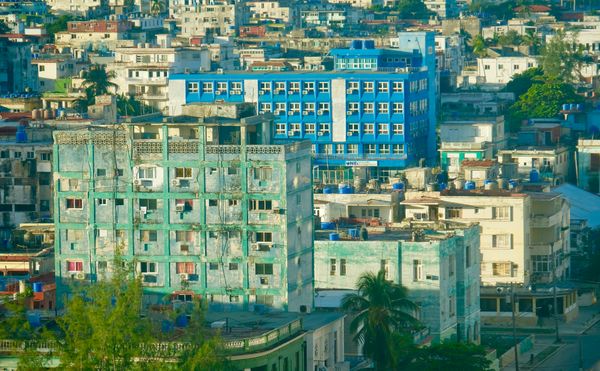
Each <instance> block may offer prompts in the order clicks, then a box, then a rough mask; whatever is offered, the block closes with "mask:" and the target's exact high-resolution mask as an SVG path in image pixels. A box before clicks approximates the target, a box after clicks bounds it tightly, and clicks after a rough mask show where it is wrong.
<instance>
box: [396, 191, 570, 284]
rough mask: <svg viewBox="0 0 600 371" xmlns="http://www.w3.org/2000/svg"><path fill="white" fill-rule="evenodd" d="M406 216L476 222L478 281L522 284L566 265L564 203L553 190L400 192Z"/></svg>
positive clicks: (559, 272)
mask: <svg viewBox="0 0 600 371" xmlns="http://www.w3.org/2000/svg"><path fill="white" fill-rule="evenodd" d="M402 204H404V205H405V206H406V209H405V210H406V218H412V219H415V220H448V219H453V220H454V219H456V220H460V221H465V222H478V223H479V225H480V226H481V243H480V246H481V256H482V260H481V283H482V285H484V286H488V285H502V284H510V283H511V282H514V283H519V284H523V285H525V286H527V285H530V284H532V283H544V282H546V283H547V282H550V280H551V279H552V273H551V272H552V269H553V267H555V275H556V277H557V279H564V278H565V277H567V276H568V271H569V257H568V252H569V240H570V236H569V233H568V226H569V219H570V216H569V212H570V210H569V204H568V202H567V201H566V200H565V199H564V198H563V197H562V196H560V195H558V194H555V193H519V192H509V191H505V190H472V191H468V190H449V191H444V192H414V191H409V192H407V193H406V200H405V201H403V202H402Z"/></svg>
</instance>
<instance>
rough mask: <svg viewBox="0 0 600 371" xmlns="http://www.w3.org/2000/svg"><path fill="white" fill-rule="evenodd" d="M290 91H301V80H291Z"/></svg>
mask: <svg viewBox="0 0 600 371" xmlns="http://www.w3.org/2000/svg"><path fill="white" fill-rule="evenodd" d="M289 85H290V92H291V93H298V92H300V83H299V82H290V83H289Z"/></svg>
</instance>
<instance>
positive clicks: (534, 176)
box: [529, 169, 540, 183]
mask: <svg viewBox="0 0 600 371" xmlns="http://www.w3.org/2000/svg"><path fill="white" fill-rule="evenodd" d="M529 181H530V182H531V183H538V182H539V181H540V173H539V172H538V171H537V170H536V169H531V171H530V172H529Z"/></svg>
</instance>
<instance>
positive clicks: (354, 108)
mask: <svg viewBox="0 0 600 371" xmlns="http://www.w3.org/2000/svg"><path fill="white" fill-rule="evenodd" d="M358 109H359V108H358V103H357V102H349V103H348V113H349V114H351V115H354V114H356V113H358Z"/></svg>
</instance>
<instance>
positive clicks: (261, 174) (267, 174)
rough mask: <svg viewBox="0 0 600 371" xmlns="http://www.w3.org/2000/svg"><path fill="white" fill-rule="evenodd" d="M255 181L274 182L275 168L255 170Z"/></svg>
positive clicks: (258, 168)
mask: <svg viewBox="0 0 600 371" xmlns="http://www.w3.org/2000/svg"><path fill="white" fill-rule="evenodd" d="M254 179H255V180H272V179H273V168H272V167H267V166H263V167H256V168H254Z"/></svg>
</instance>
